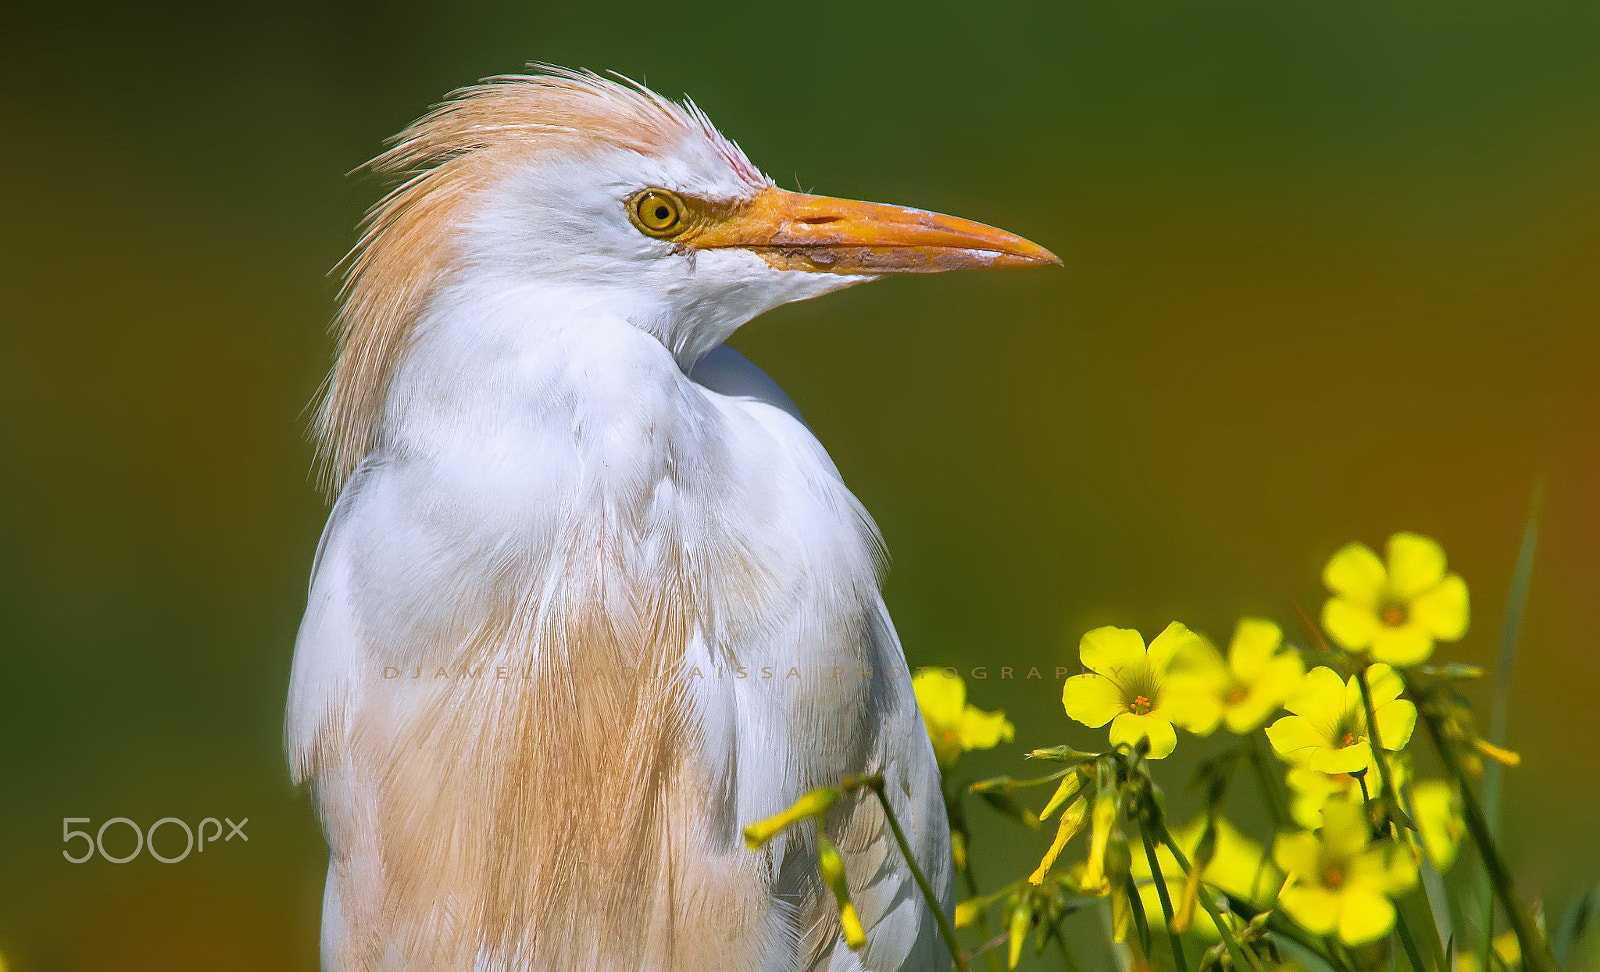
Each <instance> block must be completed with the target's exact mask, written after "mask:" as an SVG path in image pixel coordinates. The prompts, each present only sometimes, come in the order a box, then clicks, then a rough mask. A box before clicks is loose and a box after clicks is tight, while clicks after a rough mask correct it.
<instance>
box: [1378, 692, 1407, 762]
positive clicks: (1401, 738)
mask: <svg viewBox="0 0 1600 972" xmlns="http://www.w3.org/2000/svg"><path fill="white" fill-rule="evenodd" d="M1376 715H1377V716H1378V738H1379V739H1380V740H1382V742H1383V748H1384V749H1388V750H1392V751H1396V752H1397V751H1399V750H1401V749H1404V748H1405V746H1406V743H1408V742H1410V741H1411V733H1412V732H1413V731H1415V730H1416V728H1417V707H1416V706H1414V705H1412V704H1411V703H1410V702H1408V701H1406V700H1405V699H1395V700H1394V701H1393V702H1386V703H1384V704H1383V705H1380V706H1378V710H1377V713H1376Z"/></svg>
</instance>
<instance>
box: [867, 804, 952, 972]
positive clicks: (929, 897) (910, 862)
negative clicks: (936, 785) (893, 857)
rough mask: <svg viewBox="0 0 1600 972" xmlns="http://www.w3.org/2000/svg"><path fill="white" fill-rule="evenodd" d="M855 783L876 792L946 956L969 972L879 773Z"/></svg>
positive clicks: (941, 906) (947, 920) (942, 909)
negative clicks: (941, 938) (920, 892)
mask: <svg viewBox="0 0 1600 972" xmlns="http://www.w3.org/2000/svg"><path fill="white" fill-rule="evenodd" d="M858 783H859V785H861V786H865V787H867V788H868V789H870V790H872V792H873V793H874V794H876V795H877V797H878V805H879V806H881V807H883V816H884V818H885V819H886V820H888V821H889V829H890V830H892V831H894V839H895V843H897V844H899V845H900V853H901V854H902V855H903V856H904V857H905V859H906V866H907V867H909V868H911V876H912V877H913V878H916V881H917V887H918V888H919V889H920V890H921V891H922V898H923V900H924V901H926V902H927V903H928V910H929V911H931V912H933V917H934V919H935V920H936V921H938V923H939V934H940V935H941V936H943V937H944V947H945V948H947V949H949V950H950V960H951V961H952V962H954V963H955V966H956V968H957V969H960V970H961V972H971V970H970V969H968V968H967V960H966V958H965V957H964V956H963V955H962V954H961V946H960V945H959V944H958V943H957V942H956V930H955V929H954V928H952V927H951V926H950V919H949V918H947V917H945V913H944V906H943V905H941V904H940V903H939V898H938V896H937V895H935V894H934V893H933V886H932V885H930V884H929V883H928V878H927V876H926V875H924V874H923V873H922V868H920V867H918V866H917V858H916V855H914V854H912V853H911V844H910V843H909V842H907V841H906V834H905V831H903V830H901V829H900V820H899V818H897V817H896V816H895V814H894V807H892V806H890V805H889V796H888V794H887V793H885V792H884V788H883V777H881V776H873V777H869V778H867V779H864V780H859V781H858Z"/></svg>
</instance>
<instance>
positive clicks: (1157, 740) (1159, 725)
mask: <svg viewBox="0 0 1600 972" xmlns="http://www.w3.org/2000/svg"><path fill="white" fill-rule="evenodd" d="M1146 738H1148V739H1149V740H1150V753H1149V758H1150V759H1164V758H1166V757H1167V756H1170V755H1172V751H1173V749H1175V748H1177V745H1178V734H1177V733H1176V732H1174V731H1173V729H1172V723H1170V722H1168V721H1167V720H1165V719H1163V718H1161V717H1160V716H1158V715H1154V714H1151V715H1137V714H1135V713H1132V712H1124V713H1123V714H1121V715H1119V716H1117V717H1116V719H1115V720H1113V721H1112V723H1111V745H1113V746H1136V745H1138V743H1139V740H1141V739H1146Z"/></svg>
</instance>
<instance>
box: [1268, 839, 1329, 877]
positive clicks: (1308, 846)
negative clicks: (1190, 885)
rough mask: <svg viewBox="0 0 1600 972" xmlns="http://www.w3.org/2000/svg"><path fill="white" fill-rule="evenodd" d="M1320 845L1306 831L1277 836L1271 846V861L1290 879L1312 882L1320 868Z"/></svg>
mask: <svg viewBox="0 0 1600 972" xmlns="http://www.w3.org/2000/svg"><path fill="white" fill-rule="evenodd" d="M1320 854H1321V845H1320V844H1318V843H1317V835H1316V834H1313V833H1310V832H1308V831H1304V830H1302V831H1298V832H1296V833H1292V834H1289V833H1284V834H1279V835H1278V839H1277V840H1276V841H1274V842H1273V844H1272V860H1273V862H1274V863H1275V864H1277V865H1278V867H1279V868H1280V869H1282V870H1283V871H1284V873H1286V874H1288V875H1289V876H1290V878H1299V879H1301V880H1304V881H1314V880H1316V878H1317V874H1318V869H1319V868H1320V866H1321V865H1320V864H1319V858H1320Z"/></svg>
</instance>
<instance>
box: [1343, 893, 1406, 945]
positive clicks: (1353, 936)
mask: <svg viewBox="0 0 1600 972" xmlns="http://www.w3.org/2000/svg"><path fill="white" fill-rule="evenodd" d="M1339 903H1340V904H1341V905H1342V906H1343V907H1341V908H1340V909H1339V940H1340V941H1342V942H1344V943H1345V944H1346V945H1365V944H1366V943H1367V942H1372V941H1376V940H1378V939H1379V938H1382V937H1383V936H1384V935H1386V934H1388V933H1389V929H1391V928H1393V927H1394V905H1393V904H1391V903H1390V902H1389V899H1388V898H1386V897H1384V896H1383V895H1382V894H1379V893H1378V892H1376V891H1372V890H1368V889H1366V888H1348V889H1346V890H1345V892H1344V893H1343V894H1341V895H1339Z"/></svg>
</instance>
